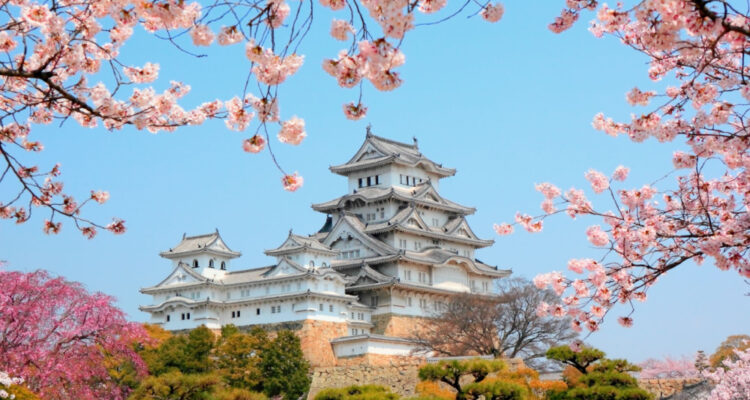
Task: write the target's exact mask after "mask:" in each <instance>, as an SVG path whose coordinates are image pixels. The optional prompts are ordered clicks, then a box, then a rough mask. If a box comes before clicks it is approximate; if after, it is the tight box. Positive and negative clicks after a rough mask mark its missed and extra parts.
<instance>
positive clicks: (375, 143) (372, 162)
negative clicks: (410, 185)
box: [330, 131, 456, 177]
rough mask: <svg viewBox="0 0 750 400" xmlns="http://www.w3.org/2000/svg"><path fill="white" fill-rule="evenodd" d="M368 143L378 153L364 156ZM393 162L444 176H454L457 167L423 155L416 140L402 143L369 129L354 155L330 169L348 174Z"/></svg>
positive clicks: (341, 173)
mask: <svg viewBox="0 0 750 400" xmlns="http://www.w3.org/2000/svg"><path fill="white" fill-rule="evenodd" d="M368 145H370V146H372V148H374V149H375V150H376V151H377V153H378V155H376V156H374V157H371V158H362V155H363V150H364V149H365V148H366V147H367V146H368ZM391 163H396V164H401V165H406V166H410V167H422V168H424V169H425V170H427V171H429V172H431V173H434V174H436V175H439V176H442V177H446V176H453V175H455V174H456V170H455V169H453V168H445V167H443V166H442V164H438V163H436V162H434V161H432V160H430V159H429V158H427V157H425V156H424V155H422V153H420V152H419V147H418V146H417V144H416V142H415V143H414V144H412V145H410V144H406V143H401V142H397V141H395V140H390V139H386V138H383V137H380V136H375V135H373V134H372V133H370V132H369V131H368V132H367V136H366V137H365V141H364V143H362V146H361V147H360V148H359V150H358V151H357V153H356V154H355V155H354V157H352V159H350V160H349V161H347V162H346V163H345V164H341V165H336V166H332V167H330V170H331V172H334V173H337V174H340V175H346V174H348V173H349V172H353V171H359V170H362V169H367V168H373V167H377V166H380V165H387V164H391Z"/></svg>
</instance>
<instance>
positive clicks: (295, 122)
mask: <svg viewBox="0 0 750 400" xmlns="http://www.w3.org/2000/svg"><path fill="white" fill-rule="evenodd" d="M306 136H307V133H305V121H303V120H302V119H300V118H297V117H292V118H291V119H289V120H288V121H284V122H283V123H282V124H281V131H279V135H278V137H279V141H280V142H282V143H289V144H293V145H298V144H300V143H301V142H302V139H304V138H305V137H306Z"/></svg>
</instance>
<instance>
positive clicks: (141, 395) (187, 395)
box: [129, 371, 221, 400]
mask: <svg viewBox="0 0 750 400" xmlns="http://www.w3.org/2000/svg"><path fill="white" fill-rule="evenodd" d="M219 382H221V379H220V378H219V377H218V376H217V375H215V374H189V375H186V374H183V373H181V372H178V371H170V372H167V373H164V374H161V375H159V376H149V377H148V378H146V379H145V380H144V381H143V382H142V383H141V385H140V386H139V387H138V388H137V389H136V390H135V391H134V392H133V394H132V395H131V396H130V397H129V400H158V399H165V400H204V399H206V396H207V394H208V393H211V392H213V391H214V389H215V388H216V386H217V385H218V383H219Z"/></svg>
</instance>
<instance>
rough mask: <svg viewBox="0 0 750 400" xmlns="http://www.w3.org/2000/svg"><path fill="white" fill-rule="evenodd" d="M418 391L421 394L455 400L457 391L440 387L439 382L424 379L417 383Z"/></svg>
mask: <svg viewBox="0 0 750 400" xmlns="http://www.w3.org/2000/svg"><path fill="white" fill-rule="evenodd" d="M417 393H419V395H420V396H425V397H427V396H434V397H437V398H440V399H445V400H454V399H455V398H456V392H454V391H453V390H451V389H448V388H442V387H440V384H439V383H437V382H431V381H422V382H419V383H418V384H417Z"/></svg>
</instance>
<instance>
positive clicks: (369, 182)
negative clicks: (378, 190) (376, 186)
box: [367, 176, 372, 186]
mask: <svg viewBox="0 0 750 400" xmlns="http://www.w3.org/2000/svg"><path fill="white" fill-rule="evenodd" d="M367 186H372V177H369V176H368V177H367Z"/></svg>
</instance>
